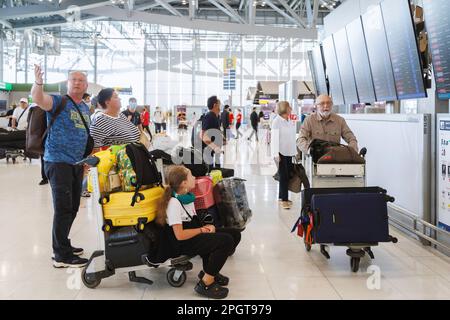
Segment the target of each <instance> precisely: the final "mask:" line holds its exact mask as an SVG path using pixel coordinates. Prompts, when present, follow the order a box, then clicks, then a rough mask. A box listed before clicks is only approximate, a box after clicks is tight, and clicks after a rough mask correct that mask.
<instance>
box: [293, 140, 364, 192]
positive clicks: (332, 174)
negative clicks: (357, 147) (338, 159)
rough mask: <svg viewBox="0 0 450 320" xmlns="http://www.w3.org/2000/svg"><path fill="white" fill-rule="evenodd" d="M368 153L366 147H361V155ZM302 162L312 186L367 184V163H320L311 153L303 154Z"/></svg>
mask: <svg viewBox="0 0 450 320" xmlns="http://www.w3.org/2000/svg"><path fill="white" fill-rule="evenodd" d="M366 153H367V149H366V148H363V149H361V151H360V155H361V156H363V157H364V156H365V155H366ZM302 162H303V166H304V167H305V170H306V175H307V176H308V179H309V182H310V185H311V188H339V187H355V188H358V187H365V186H366V185H367V182H366V165H365V164H318V163H314V162H313V160H312V156H311V155H309V154H306V155H305V154H303V158H302Z"/></svg>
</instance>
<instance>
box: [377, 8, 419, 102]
mask: <svg viewBox="0 0 450 320" xmlns="http://www.w3.org/2000/svg"><path fill="white" fill-rule="evenodd" d="M410 8H411V7H410V5H409V0H388V1H384V2H382V3H381V9H382V12H383V19H384V26H385V29H386V37H387V40H388V47H389V53H390V56H391V62H392V68H393V70H394V79H395V87H396V89H397V96H398V98H399V99H400V100H403V99H417V98H425V97H426V96H427V94H426V90H425V83H424V78H423V72H422V63H421V61H420V56H419V48H418V46H417V40H416V33H415V30H414V22H413V18H412V14H411V9H410Z"/></svg>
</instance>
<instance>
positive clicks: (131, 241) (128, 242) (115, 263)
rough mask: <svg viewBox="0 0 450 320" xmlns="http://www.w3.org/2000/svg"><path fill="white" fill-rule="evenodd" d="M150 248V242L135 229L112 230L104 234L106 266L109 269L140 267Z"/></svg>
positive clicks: (142, 233) (143, 233)
mask: <svg viewBox="0 0 450 320" xmlns="http://www.w3.org/2000/svg"><path fill="white" fill-rule="evenodd" d="M150 248H151V240H150V238H149V237H148V235H146V233H145V232H137V231H136V229H135V227H121V228H117V229H113V230H112V231H111V232H107V233H106V239H105V257H106V265H107V266H108V267H109V268H110V269H117V268H125V267H134V266H139V265H142V264H143V260H142V259H143V257H145V256H147V255H148V253H149V251H150Z"/></svg>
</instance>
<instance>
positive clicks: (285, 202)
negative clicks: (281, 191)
mask: <svg viewBox="0 0 450 320" xmlns="http://www.w3.org/2000/svg"><path fill="white" fill-rule="evenodd" d="M281 207H282V208H283V209H285V210H289V209H291V208H292V204H291V203H289V202H288V201H282V202H281Z"/></svg>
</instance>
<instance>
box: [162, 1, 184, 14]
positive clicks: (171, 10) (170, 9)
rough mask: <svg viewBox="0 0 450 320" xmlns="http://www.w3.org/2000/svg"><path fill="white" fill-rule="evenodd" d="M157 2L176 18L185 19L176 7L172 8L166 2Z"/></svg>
mask: <svg viewBox="0 0 450 320" xmlns="http://www.w3.org/2000/svg"><path fill="white" fill-rule="evenodd" d="M155 2H157V3H159V4H160V5H161V7H163V8H164V9H166V10H167V11H169V12H170V13H171V14H173V15H174V16H179V17H183V14H182V13H181V12H180V11H178V10H177V9H175V8H174V7H172V6H171V5H170V4H169V2H167V1H166V0H155Z"/></svg>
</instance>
